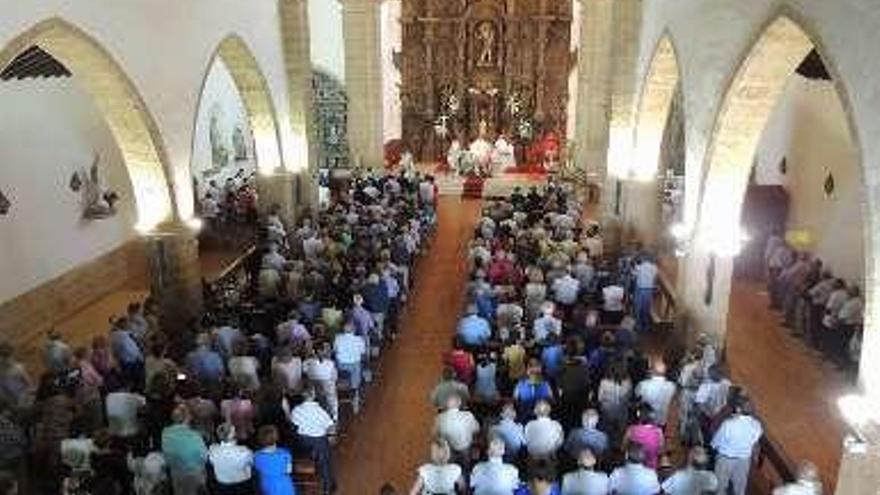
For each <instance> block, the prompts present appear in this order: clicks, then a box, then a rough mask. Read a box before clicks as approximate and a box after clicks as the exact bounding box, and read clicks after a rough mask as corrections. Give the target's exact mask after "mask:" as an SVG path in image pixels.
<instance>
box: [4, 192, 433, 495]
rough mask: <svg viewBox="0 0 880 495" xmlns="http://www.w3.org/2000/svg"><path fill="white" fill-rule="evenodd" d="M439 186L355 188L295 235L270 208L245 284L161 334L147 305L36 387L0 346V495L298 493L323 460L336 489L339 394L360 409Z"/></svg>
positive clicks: (66, 347)
mask: <svg viewBox="0 0 880 495" xmlns="http://www.w3.org/2000/svg"><path fill="white" fill-rule="evenodd" d="M435 198H436V188H435V186H434V184H433V179H432V178H430V177H427V176H426V177H421V176H404V175H387V176H378V175H376V176H373V175H369V176H364V177H359V178H357V179H356V180H355V181H354V183H353V184H352V187H351V188H350V191H349V192H348V194H343V196H342V197H341V198H340V199H339V200H338V201H335V202H333V203H331V204H330V205H329V206H327V207H326V208H324V209H322V210H321V211H320V212H319V213H317V214H316V215H304V216H303V218H302V220H301V222H300V223H299V224H298V225H297V226H295V228H291V229H290V230H288V228H287V226H285V225H284V223H283V222H282V221H281V219H280V218H279V216H278V214H277V209H272V211H270V213H269V214H268V215H267V217H266V218H265V219H263V220H262V221H261V229H260V234H259V241H258V246H259V250H260V251H259V254H258V255H257V256H255V257H253V259H254V260H255V261H254V263H252V264H251V266H250V268H249V269H248V270H249V271H251V272H252V273H251V276H249V277H247V278H246V280H248V281H249V283H247V284H246V285H245V286H243V287H239V288H238V290H233V291H232V292H234V294H232V295H231V294H229V293H227V292H228V291H222V293H212V292H211V291H207V293H206V296H207V299H208V304H207V311H206V313H205V314H204V316H203V317H202V318H201V319H200V321H193V322H182V323H185V324H184V325H182V326H183V327H184V328H183V329H182V330H180V331H175V332H173V333H172V332H168V331H166V330H167V329H163V328H160V326H159V323H158V321H159V319H158V318H157V311H158V310H157V308H156V307H155V305H154V304H153V302H151V301H150V300H148V301H147V302H146V303H145V304H144V305H143V306H141V305H140V304H132V305H131V306H130V307H129V310H128V313H127V314H126V315H124V316H120V317H115V318H113V320H112V324H111V326H112V328H111V329H110V331H109V333H108V334H105V335H99V336H96V337H95V338H94V340H93V341H92V342H91V344H90V345H85V346H79V345H76V346H73V345H72V344H70V343H68V342H66V341H65V338H64V335H63V333H62V332H61V331H57V330H53V331H51V332H50V333H49V335H48V338H47V341H46V343H45V347H44V356H43V358H44V363H43V364H44V368H45V372H44V373H43V374H42V376H40V377H39V379H37V380H32V378H31V377H30V376H29V374H28V372H27V371H26V369H25V367H24V366H23V365H22V364H21V362H20V361H19V360H17V358H16V356H15V355H14V353H13V351H12V348H11V347H10V346H9V345H6V344H3V345H0V494H2V495H10V494H15V493H23V494H46V495H58V494H62V495H86V494H94V495H114V494H135V495H168V494H173V495H201V494H204V493H211V494H214V493H216V494H261V495H289V494H293V493H295V492H296V490H297V481H299V480H296V479H294V474H295V473H294V464H295V461H296V460H297V459H311V461H312V464H313V465H314V466H315V468H316V471H317V474H318V476H319V478H320V491H321V493H325V494H326V493H332V492H334V491H335V490H336V486H335V482H334V475H333V467H332V466H331V456H330V448H331V447H330V445H331V442H332V440H333V437H334V435H335V434H336V432H337V431H338V429H339V428H340V419H341V416H342V415H341V414H340V393H344V394H346V396H347V397H349V398H350V400H349V402H351V404H352V406H351V409H352V412H353V413H355V414H356V413H357V411H358V409H359V406H360V404H361V402H362V401H363V400H364V399H365V394H364V389H365V385H364V383H365V381H369V380H371V379H372V373H371V371H370V363H371V362H373V360H374V359H375V358H376V357H378V355H379V354H380V353H381V350H382V349H383V347H384V346H387V345H390V343H391V341H392V340H393V338H394V335H395V333H396V332H397V330H398V329H397V318H398V315H399V314H400V312H401V310H402V308H403V307H404V305H405V304H406V298H407V294H408V291H409V289H410V287H411V283H412V282H411V280H412V277H413V268H414V266H415V262H416V260H417V258H418V256H419V253H420V252H421V251H422V250H423V249H425V247H426V244H427V243H428V242H429V240H430V236H431V235H432V232H433V228H434V224H435V222H436V208H435V203H434V201H435Z"/></svg>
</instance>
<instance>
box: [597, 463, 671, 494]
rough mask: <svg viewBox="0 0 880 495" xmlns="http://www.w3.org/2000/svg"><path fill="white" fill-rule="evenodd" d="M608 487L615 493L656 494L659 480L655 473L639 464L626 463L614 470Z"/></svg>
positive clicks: (658, 490)
mask: <svg viewBox="0 0 880 495" xmlns="http://www.w3.org/2000/svg"><path fill="white" fill-rule="evenodd" d="M609 481H610V482H609V488H610V490H611V491H612V492H614V493H615V494H616V495H657V493H659V492H660V481H659V480H658V479H657V473H656V472H655V471H654V470H653V469H650V468H648V467H645V466H643V465H641V464H633V463H628V464H626V465H624V466H621V467H619V468H617V469H615V470H614V472H612V473H611V478H610V480H609Z"/></svg>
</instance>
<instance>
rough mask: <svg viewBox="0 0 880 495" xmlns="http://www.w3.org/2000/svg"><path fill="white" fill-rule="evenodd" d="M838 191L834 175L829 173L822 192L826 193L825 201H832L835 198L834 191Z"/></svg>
mask: <svg viewBox="0 0 880 495" xmlns="http://www.w3.org/2000/svg"><path fill="white" fill-rule="evenodd" d="M836 189H837V184H836V183H835V182H834V174H832V173H831V172H828V173H827V174H826V175H825V183H824V184H822V191H824V192H825V199H831V198H833V197H834V191H835V190H836Z"/></svg>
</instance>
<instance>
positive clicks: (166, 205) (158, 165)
mask: <svg viewBox="0 0 880 495" xmlns="http://www.w3.org/2000/svg"><path fill="white" fill-rule="evenodd" d="M34 45H36V46H38V47H40V48H41V49H43V50H44V51H46V52H47V53H49V54H50V55H52V57H54V58H56V59H57V60H58V61H59V62H61V63H62V64H63V65H64V66H65V67H67V68H68V69H69V70H70V72H71V73H72V74H73V78H74V80H75V81H76V82H77V83H78V84H79V85H80V86H81V87H82V88H83V89H85V91H86V92H87V93H88V94H89V95H90V96H91V97H92V99H93V100H94V102H95V105H96V106H97V108H98V110H99V111H100V112H101V114H102V116H103V117H104V119H105V120H106V121H107V124H108V127H109V128H110V131H111V133H112V134H113V137H114V139H115V140H116V144H117V146H118V147H119V150H120V152H121V154H122V158H123V161H124V163H125V167H126V170H127V172H128V177H129V180H130V181H131V186H132V191H133V192H134V199H135V205H136V211H137V219H138V220H137V225H136V227H137V229H138V230H139V231H142V232H147V231H151V230H152V229H154V228H155V227H157V226H158V225H159V224H162V223H165V222H169V221H172V220H175V219H177V218H179V215H178V212H177V208H176V206H177V205H176V203H175V200H174V196H173V194H171V185H170V182H169V180H168V177H169V174H168V159H167V155H166V152H165V149H164V146H163V143H162V139H161V136H160V135H159V131H158V129H157V127H156V125H155V122H154V120H153V118H152V116H151V115H150V113H149V111H148V110H147V106H146V104H145V103H144V101H143V99H142V98H141V96H140V94H139V93H138V91H137V89H136V88H135V85H134V83H133V82H132V81H131V79H130V78H129V77H128V76H127V75H126V74H125V71H124V70H123V68H122V66H121V65H120V64H119V63H118V62H117V61H116V60H115V59H114V58H113V56H112V55H111V53H110V52H109V51H107V50H106V49H105V48H104V47H103V46H101V44H100V43H99V42H98V41H97V40H95V39H94V38H93V37H91V36H90V35H89V34H88V33H86V32H85V31H83V30H81V29H80V28H78V27H76V26H74V25H73V24H70V23H68V22H67V21H64V20H63V19H60V18H51V19H47V20H45V21H42V22H40V23H38V24H36V25H34V26H33V27H31V28H30V29H28V30H26V31H25V32H24V33H22V34H20V35H19V36H17V37H16V38H15V39H13V40H12V41H11V42H10V43H8V44H7V45H6V46H5V47H4V48H3V49H2V51H0V67H5V66H6V65H7V64H9V62H10V61H12V60H13V59H14V58H15V57H16V56H17V55H18V54H20V53H21V52H22V51H24V50H26V49H27V48H28V47H30V46H34Z"/></svg>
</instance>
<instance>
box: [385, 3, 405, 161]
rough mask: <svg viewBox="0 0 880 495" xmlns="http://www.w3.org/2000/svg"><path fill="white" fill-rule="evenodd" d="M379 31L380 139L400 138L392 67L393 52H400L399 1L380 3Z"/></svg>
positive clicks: (395, 73) (396, 77)
mask: <svg viewBox="0 0 880 495" xmlns="http://www.w3.org/2000/svg"><path fill="white" fill-rule="evenodd" d="M380 8H381V14H380V16H381V23H382V28H381V32H380V36H381V38H382V40H381V47H382V108H383V109H384V111H383V112H382V120H383V124H382V140H383V141H384V142H386V143H387V142H388V141H390V140H392V139H400V136H401V135H402V129H401V126H402V125H403V109H402V108H401V104H400V84H401V79H400V77H401V76H400V71H399V70H398V69H397V67H395V66H394V52H395V51H400V49H401V46H402V43H403V31H402V27H401V25H400V11H401V1H400V0H386V1H385V2H383V3H382V5H381V7H380Z"/></svg>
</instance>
